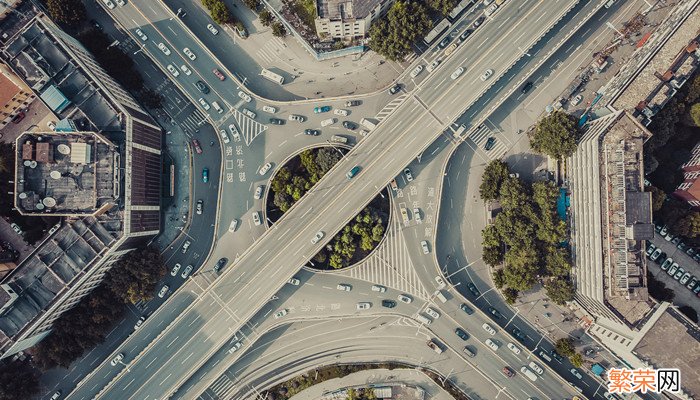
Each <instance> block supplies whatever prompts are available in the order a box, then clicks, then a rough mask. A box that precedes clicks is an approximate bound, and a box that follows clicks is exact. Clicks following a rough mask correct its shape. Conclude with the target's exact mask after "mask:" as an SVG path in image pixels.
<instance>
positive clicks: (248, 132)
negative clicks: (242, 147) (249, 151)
mask: <svg viewBox="0 0 700 400" xmlns="http://www.w3.org/2000/svg"><path fill="white" fill-rule="evenodd" d="M233 118H234V119H235V120H236V124H237V125H238V131H239V132H240V133H241V134H242V135H243V140H245V144H246V145H248V146H250V144H251V143H252V142H253V140H254V139H255V138H256V137H258V135H260V134H261V133H263V132H265V130H267V125H263V124H261V123H259V122H257V121H255V120H254V119H252V118H250V117H248V116H247V115H244V114H243V113H242V112H240V111H238V110H233Z"/></svg>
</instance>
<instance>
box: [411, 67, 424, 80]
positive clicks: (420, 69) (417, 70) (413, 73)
mask: <svg viewBox="0 0 700 400" xmlns="http://www.w3.org/2000/svg"><path fill="white" fill-rule="evenodd" d="M421 72H423V66H422V65H419V66H417V67H415V68H414V69H413V71H411V78H415V77H417V76H418V74H420V73H421Z"/></svg>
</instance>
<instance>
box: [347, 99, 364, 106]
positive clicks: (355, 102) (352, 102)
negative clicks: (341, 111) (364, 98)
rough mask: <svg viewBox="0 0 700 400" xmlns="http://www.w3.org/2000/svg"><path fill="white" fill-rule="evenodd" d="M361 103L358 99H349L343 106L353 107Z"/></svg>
mask: <svg viewBox="0 0 700 400" xmlns="http://www.w3.org/2000/svg"><path fill="white" fill-rule="evenodd" d="M360 104H361V103H360V101H359V100H349V101H346V102H345V107H355V106H359V105H360Z"/></svg>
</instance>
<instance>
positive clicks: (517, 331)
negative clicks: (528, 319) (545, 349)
mask: <svg viewBox="0 0 700 400" xmlns="http://www.w3.org/2000/svg"><path fill="white" fill-rule="evenodd" d="M510 332H511V333H512V334H513V336H515V338H516V339H518V340H519V341H521V342H522V343H525V334H524V333H523V332H522V331H521V330H520V329H518V328H513V330H511V331H510Z"/></svg>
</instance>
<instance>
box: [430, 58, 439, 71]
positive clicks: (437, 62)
mask: <svg viewBox="0 0 700 400" xmlns="http://www.w3.org/2000/svg"><path fill="white" fill-rule="evenodd" d="M438 65H440V60H435V61H433V62H431V63H430V65H428V72H433V71H434V70H435V68H437V66H438Z"/></svg>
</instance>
